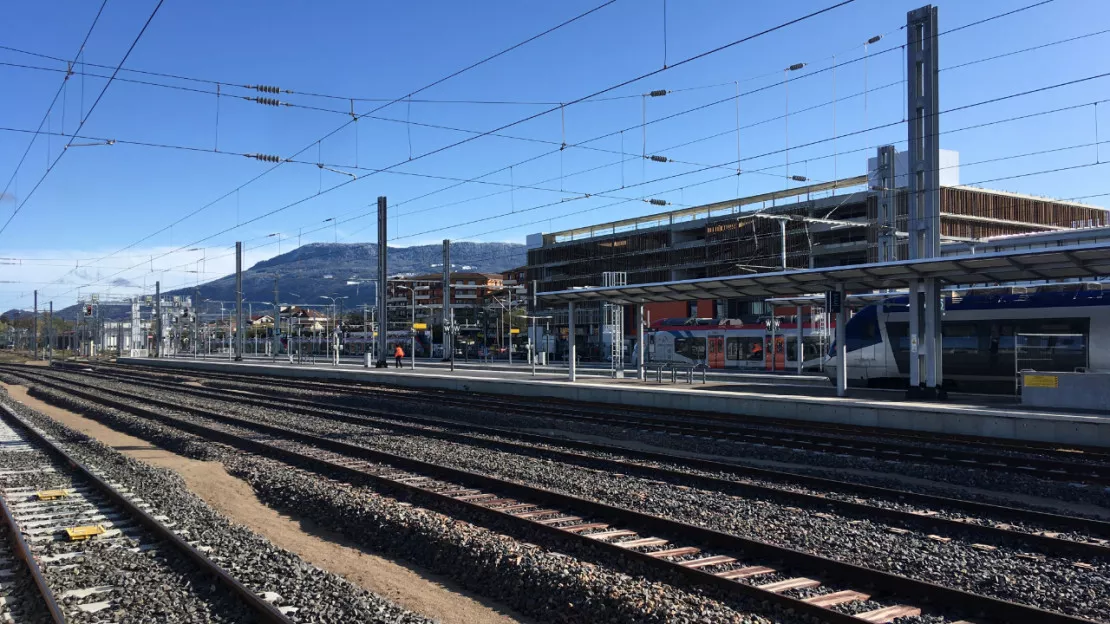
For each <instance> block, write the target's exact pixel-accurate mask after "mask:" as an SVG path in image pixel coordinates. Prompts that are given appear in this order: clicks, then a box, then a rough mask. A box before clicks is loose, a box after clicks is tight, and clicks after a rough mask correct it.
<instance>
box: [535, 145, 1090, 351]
mask: <svg viewBox="0 0 1110 624" xmlns="http://www.w3.org/2000/svg"><path fill="white" fill-rule="evenodd" d="M942 154H944V155H945V158H943V159H942V162H943V161H947V162H953V161H955V160H957V157H956V156H955V155H954V153H953V152H946V153H945V152H942ZM898 156H899V157H901V154H899V155H898ZM873 160H874V159H872V161H873ZM872 166H873V164H872ZM903 170H904V169H903ZM958 171H959V170H958V165H949V166H947V167H945V171H944V173H943V174H942V176H941V197H940V210H941V214H940V234H941V252H942V255H948V254H951V253H968V252H969V250H970V251H971V252H972V253H974V251H975V249H976V248H977V247H980V246H982V247H983V249H984V250H986V249H987V248H988V247H990V248H997V247H998V246H999V244H1000V241H1004V240H1006V239H1007V238H1009V237H1018V238H1019V239H1020V237H1025V236H1028V235H1043V236H1047V237H1048V239H1049V240H1051V239H1052V238H1054V237H1056V236H1062V235H1064V234H1065V233H1067V232H1073V231H1076V230H1086V229H1092V228H1103V227H1106V226H1108V225H1110V213H1108V211H1107V210H1106V209H1105V208H1101V207H1098V206H1091V205H1086V204H1080V203H1075V202H1069V201H1061V200H1056V199H1050V198H1045V197H1036V196H1031V195H1022V194H1017V193H1009V192H1004V191H996V190H990V189H984V188H977V187H970V186H962V185H960V184H959V182H958ZM896 181H897V183H898V184H896V186H897V188H896V189H895V190H894V191H893V200H894V202H895V207H896V220H895V223H896V225H895V228H896V230H897V231H896V233H895V240H897V241H899V242H897V243H896V245H895V254H896V255H895V258H896V259H907V258H908V243H907V241H906V230H907V221H908V218H907V211H908V203H909V202H908V196H907V195H908V193H907V191H906V189H905V186H904V177H898V178H896ZM879 200H880V191H879V190H878V189H877V185H876V184H875V174H874V172H873V171H872V172H870V173H869V174H868V175H864V176H857V177H852V178H846V179H842V180H837V181H833V182H823V183H819V184H808V185H805V186H798V187H795V188H790V189H785V190H780V191H774V192H769V193H762V194H758V195H752V196H747V197H740V198H735V199H730V200H725V201H720V202H715V203H711V204H706V205H701V206H695V207H692V208H683V209H680V210H671V211H666V212H658V213H654V214H649V215H645V216H642V217H634V218H629V219H622V220H618V221H612V222H607V223H599V224H595V225H590V226H584V227H578V228H574V229H569V230H563V231H559V232H551V233H541V234H532V235H529V237H528V245H527V246H528V250H527V254H528V265H527V270H526V279H527V280H528V281H529V283H531V282H535V284H536V289H537V291H538V292H550V291H557V290H566V289H571V288H575V287H590V286H601V285H602V279H603V277H602V274H603V273H604V272H621V273H624V274H625V276H626V279H627V283H628V284H642V283H652V282H665V281H675V280H685V279H697V278H704V277H717V276H726V275H742V274H744V273H759V272H772V271H782V270H789V269H806V268H821V267H833V266H844V265H854V264H865V263H870V262H877V261H879V260H880V257H879V239H880V227H879V226H878V225H877V223H878V210H879ZM1043 236H1042V238H1043ZM1015 242H1017V241H1015ZM794 310H795V308H794V307H790V308H789V309H783V310H781V311H779V310H772V309H771V308H770V307H768V305H767V304H766V303H765V302H763V301H758V300H745V299H721V300H699V301H675V302H667V303H652V304H648V305H646V306H645V316H646V317H647V318H646V320H647V321H648V322H651V321H653V320H658V319H663V318H695V317H698V318H731V319H741V320H745V321H747V322H756V321H757V320H758V319H761V318H763V317H765V316H767V315H770V314H772V313H774V314H776V315H778V314H783V315H792V314H794V313H795V312H794ZM539 313H540V314H545V315H550V316H551V317H552V319H553V322H552V325H553V327H554V332H555V333H556V334H557V335H558V336H560V337H564V338H565V335H566V327H567V325H568V323H567V310H566V309H565V308H562V309H559V308H554V309H550V310H540V311H539ZM601 316H602V315H601V310H600V306H599V305H595V306H587V305H583V306H579V307H578V309H576V317H575V324H576V328H577V333H578V334H579V335H578V343H579V345H580V346H582V347H585V351H586V352H587V353H589V352H590V347H591V346H594V347H597V348H600V346H601V340H602V339H601V325H600V321H601ZM631 317H632V315H631V314H630V313H626V314H625V318H626V320H627V321H629V323H627V324H628V329H631V325H630V322H631ZM628 329H626V335H627V333H628Z"/></svg>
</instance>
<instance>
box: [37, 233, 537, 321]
mask: <svg viewBox="0 0 1110 624" xmlns="http://www.w3.org/2000/svg"><path fill="white" fill-rule="evenodd" d="M442 262H443V248H442V246H441V245H419V246H414V247H390V248H389V273H390V275H397V274H409V275H412V274H418V273H439V272H441V271H442V270H443V269H442V268H441V265H442ZM377 263H378V246H377V245H376V244H374V243H312V244H309V245H304V246H302V247H298V248H297V249H294V250H293V251H290V252H288V253H284V254H281V255H279V256H274V257H273V258H270V259H269V260H264V261H262V262H259V263H258V264H255V265H254V266H252V267H250V268H249V269H246V270H244V271H243V300H244V301H252V302H255V307H259V304H260V303H261V302H266V303H272V302H273V300H274V277H275V276H276V277H277V278H278V288H279V291H280V295H281V300H282V302H294V303H316V304H318V303H324V302H326V300H325V299H322V298H321V297H322V296H323V295H328V296H333V297H335V296H346V297H347V299H346V300H345V301H344V307H346V308H352V307H355V306H359V305H362V304H364V303H370V304H373V303H374V285H373V284H361V285H359V286H357V287H356V286H354V285H352V286H348V285H347V282H348V281H357V280H360V279H370V278H372V277H374V276H375V274H376V272H377ZM451 263H452V264H453V265H454V270H455V271H463V270H466V271H480V272H490V273H500V272H501V271H506V270H508V269H511V268H514V267H518V266H521V265H523V264H524V263H525V252H524V245H520V244H516V243H466V242H459V243H452V245H451ZM292 293H296V295H294V294H292ZM162 294H163V296H171V297H172V296H173V295H183V296H195V295H196V288H193V287H190V288H184V289H179V290H172V291H166V292H164V293H162ZM200 298H201V300H204V299H210V300H213V301H234V300H235V275H234V274H232V275H228V276H226V277H221V278H219V279H216V280H213V281H211V282H208V283H207V284H201V286H200ZM122 311H123V309H122V308H120V309H119V312H122ZM77 314H78V309H77V306H70V307H68V308H65V309H64V310H61V311H59V312H58V315H59V316H60V317H62V318H65V319H73V318H75V317H76V315H77Z"/></svg>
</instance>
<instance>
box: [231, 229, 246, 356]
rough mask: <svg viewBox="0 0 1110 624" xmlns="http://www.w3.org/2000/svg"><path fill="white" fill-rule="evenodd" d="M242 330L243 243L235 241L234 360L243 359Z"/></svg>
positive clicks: (243, 342)
mask: <svg viewBox="0 0 1110 624" xmlns="http://www.w3.org/2000/svg"><path fill="white" fill-rule="evenodd" d="M245 338H246V335H245V333H244V332H243V243H242V242H239V241H236V243H235V346H234V347H233V349H234V351H235V361H236V362H241V361H242V360H243V350H244V346H245V345H246V341H245V340H244V339H245Z"/></svg>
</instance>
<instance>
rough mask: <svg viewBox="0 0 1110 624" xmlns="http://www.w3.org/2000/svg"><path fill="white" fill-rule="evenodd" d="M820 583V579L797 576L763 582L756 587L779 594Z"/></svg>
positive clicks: (815, 585)
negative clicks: (772, 581)
mask: <svg viewBox="0 0 1110 624" xmlns="http://www.w3.org/2000/svg"><path fill="white" fill-rule="evenodd" d="M820 584H821V581H817V580H814V579H811V578H805V577H804V576H799V577H795V578H789V579H786V580H783V581H776V582H774V583H764V584H763V585H756V587H758V588H760V589H762V590H765V591H769V592H772V593H775V594H781V593H782V592H784V591H790V590H791V589H809V588H810V587H817V586H818V585H820Z"/></svg>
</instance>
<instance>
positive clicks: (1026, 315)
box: [824, 282, 1110, 392]
mask: <svg viewBox="0 0 1110 624" xmlns="http://www.w3.org/2000/svg"><path fill="white" fill-rule="evenodd" d="M1103 286H1104V284H1102V283H1098V282H1093V283H1071V284H1054V285H1044V286H1037V287H1029V288H1005V289H1003V288H994V289H981V290H970V291H965V292H964V293H963V294H962V295H961V294H959V293H956V292H945V293H944V295H943V297H944V304H945V307H944V313H943V317H942V320H941V326H942V328H941V333H942V373H943V376H944V385H945V386H946V387H952V388H958V389H961V390H974V391H976V392H999V391H1007V390H1008V391H1013V389H1014V378H1015V374H1016V370H1019V369H1033V370H1042V371H1054V372H1064V371H1069V372H1070V371H1075V370H1110V349H1108V348H1107V345H1108V344H1110V289H1108V290H1103V289H1102V288H1103ZM844 331H845V336H846V340H845V343H846V345H847V353H846V356H845V357H846V364H847V369H848V383H849V384H850V385H853V386H867V387H894V388H897V387H903V388H904V387H906V385H907V383H908V379H909V363H910V339H909V298H908V296H906V295H901V296H896V295H895V296H892V297H891V298H889V299H886V300H883V301H881V302H878V303H876V304H874V305H869V306H867V307H865V308H863V309H861V310H860V311H859V312H857V313H856V314H855V315H854V316H852V318H851V319H849V321H848V323H847V324H846V325H845V328H844ZM836 368H837V362H836V358H835V346H832V347H830V349H829V352H828V360H827V361H826V363H825V367H824V369H825V372H826V373H827V374H828V376H829V379H830V380H832V381H835V379H836Z"/></svg>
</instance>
